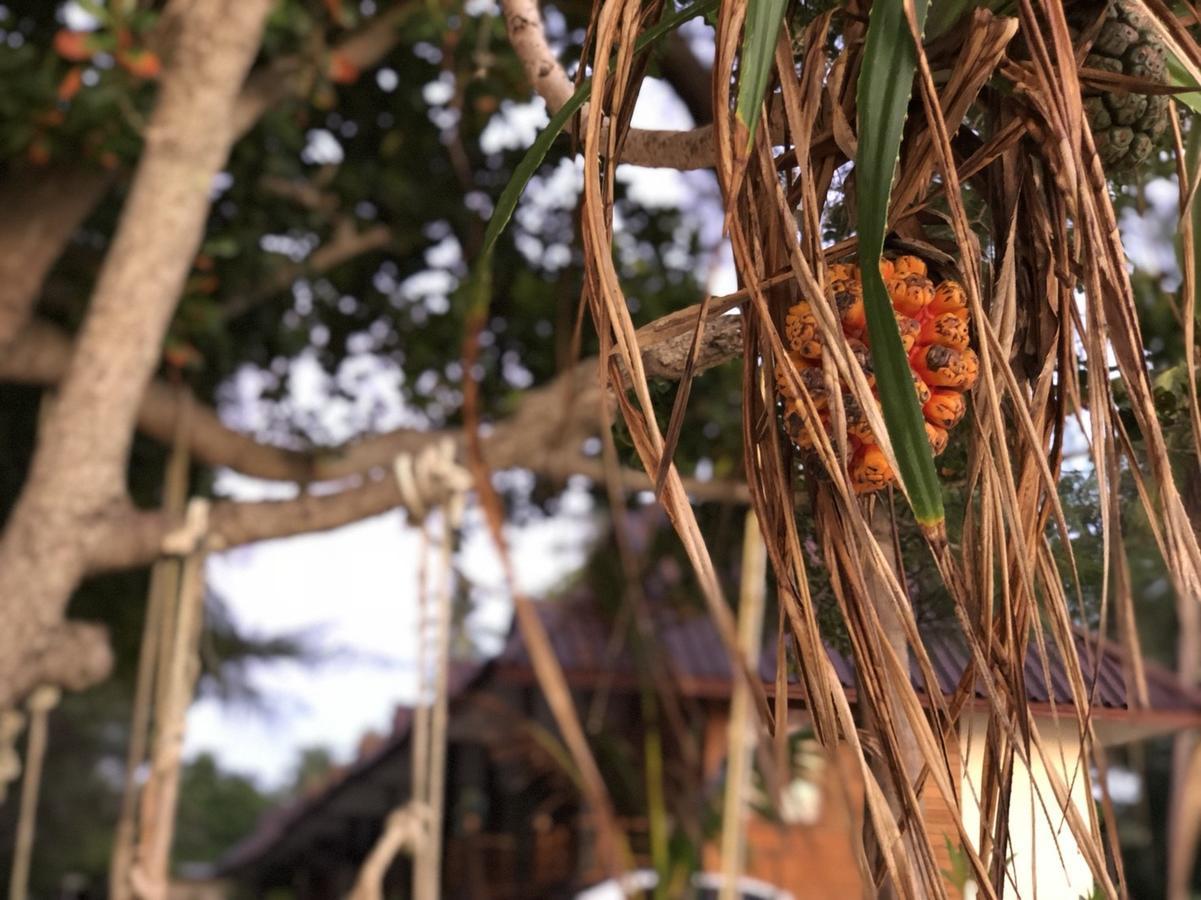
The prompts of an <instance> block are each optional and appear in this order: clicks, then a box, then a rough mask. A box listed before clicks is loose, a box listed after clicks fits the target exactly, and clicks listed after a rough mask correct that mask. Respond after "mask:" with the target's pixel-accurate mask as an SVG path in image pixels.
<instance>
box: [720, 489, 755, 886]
mask: <svg viewBox="0 0 1201 900" xmlns="http://www.w3.org/2000/svg"><path fill="white" fill-rule="evenodd" d="M766 597H767V548H766V547H765V546H764V543H763V535H762V534H760V532H759V520H758V519H756V518H755V512H754V510H753V509H752V510H747V514H746V527H745V529H744V531H743V538H742V586H741V589H740V591H739V594H738V645H739V649H740V650H741V651H742V652H743V653H744V654H746V658H747V660H748V661H749V663H750V667H751V671H752V672H757V671H758V669H759V667H758V659H759V653H760V650H761V648H760V646H759V644H760V640H761V638H762V634H763V607H764V605H765V602H766ZM754 728H755V719H754V716H753V715H752V714H751V697H750V691H749V689H748V688H747V685H746V683H745V681H744V680H743V679H741V678H735V679H734V688H733V695H732V697H731V698H730V721H729V725H728V728H727V732H726V785H725V797H724V801H723V804H722V817H721V874H722V883H721V892H720V894H719V900H734V898H735V897H736V896H737V893H736V891H737V885H738V879H739V878H740V877H741V875H742V869H743V863H744V861H745V857H746V828H745V822H744V821H743V817H744V815H745V812H746V806H747V804H746V796H747V793H748V791H749V789H750V783H751V766H750V762H751V744H750V740H749V738H750V737H751V732H752V731H753V729H754Z"/></svg>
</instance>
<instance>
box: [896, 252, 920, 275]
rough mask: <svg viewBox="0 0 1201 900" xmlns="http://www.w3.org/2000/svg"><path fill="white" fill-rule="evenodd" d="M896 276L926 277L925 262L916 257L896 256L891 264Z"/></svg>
mask: <svg viewBox="0 0 1201 900" xmlns="http://www.w3.org/2000/svg"><path fill="white" fill-rule="evenodd" d="M892 270H893V272H895V273H896V274H897V275H920V276H921V277H923V278H925V277H926V262H925V260H923V259H921V258H919V257H916V256H898V257H897V258H896V259H895V260H894V261H893V264H892Z"/></svg>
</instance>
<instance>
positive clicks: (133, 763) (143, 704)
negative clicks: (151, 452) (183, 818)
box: [109, 391, 191, 900]
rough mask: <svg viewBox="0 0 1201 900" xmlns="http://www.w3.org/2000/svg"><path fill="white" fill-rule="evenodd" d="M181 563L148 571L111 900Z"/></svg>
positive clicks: (116, 891) (173, 494) (124, 858)
mask: <svg viewBox="0 0 1201 900" xmlns="http://www.w3.org/2000/svg"><path fill="white" fill-rule="evenodd" d="M190 397H191V395H190V394H188V393H187V391H181V404H180V413H179V417H178V420H177V421H176V424H175V441H174V443H173V444H172V446H171V458H170V459H169V460H168V462H167V472H166V476H165V478H164V479H163V498H162V499H163V513H164V514H165V515H167V516H169V517H171V518H172V519H178V518H180V517H182V516H183V513H184V509H185V507H186V506H187V502H188V467H189V464H190V462H191V454H190V453H189V452H188V428H189V423H190V419H191V400H190ZM179 578H180V563H179V560H178V559H176V558H175V557H171V556H164V557H161V558H159V559H158V560H157V561H156V562H155V564H154V566H153V567H152V568H151V570H150V585H149V587H148V589H147V591H146V621H145V623H144V624H143V626H142V644H141V647H140V649H139V651H138V674H137V682H136V687H135V688H134V701H133V716H132V721H131V724H130V733H129V748H128V751H127V753H126V758H125V784H124V786H123V790H122V793H121V812H120V814H119V817H118V819H117V829H116V834H115V835H114V838H113V855H112V862H111V864H110V865H109V900H130V898H131V897H132V896H133V885H132V882H131V881H130V872H131V870H132V867H133V859H134V843H135V841H136V840H137V812H138V794H139V786H138V784H137V778H138V770H139V769H140V768H141V766H142V763H143V762H145V760H146V751H147V748H148V746H149V744H150V723H151V719H152V716H153V713H154V710H155V708H156V704H155V694H156V688H161V686H162V684H161V682H162V679H161V678H160V677H158V676H159V675H160V674H162V673H161V666H162V665H163V661H162V660H163V657H164V656H165V654H164V652H163V650H164V648H165V647H166V645H167V641H168V640H169V638H164V635H165V634H170V629H171V627H172V626H171V618H172V616H173V615H174V607H175V605H176V601H177V599H178V596H179Z"/></svg>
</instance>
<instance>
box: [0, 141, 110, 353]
mask: <svg viewBox="0 0 1201 900" xmlns="http://www.w3.org/2000/svg"><path fill="white" fill-rule="evenodd" d="M112 181H113V173H112V172H109V171H106V170H104V169H101V168H100V167H98V166H91V165H87V164H84V165H75V166H71V167H63V166H46V167H38V168H28V167H25V166H18V167H16V168H15V170H14V171H12V172H11V173H10V174H9V175H8V176H6V177H5V178H4V180H3V182H2V183H0V197H3V198H4V201H3V203H0V248H2V249H0V353H2V352H3V351H4V350H6V349H7V346H8V344H10V343H11V342H12V340H13V338H14V337H15V336H16V335H17V333H18V332H19V331H20V330H21V329H22V328H23V327H24V325H25V323H26V322H27V321H29V317H30V313H31V311H32V310H33V307H34V304H35V303H36V302H37V298H38V295H39V294H40V293H41V291H42V283H43V282H44V281H45V279H46V274H47V273H48V272H49V271H50V267H51V266H53V265H54V263H55V261H56V260H57V259H58V257H59V255H60V254H61V253H62V251H63V248H64V247H66V245H67V241H69V240H70V239H71V235H72V234H74V233H75V230H76V229H77V228H78V227H79V226H80V224H82V222H83V220H84V219H86V218H87V216H88V213H90V212H91V211H92V208H93V207H94V206H95V205H96V203H97V202H98V201H99V200H100V198H101V197H102V196H103V195H104V193H105V191H107V189H108V186H109V185H110V184H111V183H112Z"/></svg>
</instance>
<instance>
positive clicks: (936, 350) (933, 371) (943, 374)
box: [909, 344, 980, 391]
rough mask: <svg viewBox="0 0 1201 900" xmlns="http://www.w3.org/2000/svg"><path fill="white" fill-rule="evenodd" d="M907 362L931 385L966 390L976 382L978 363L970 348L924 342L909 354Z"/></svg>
mask: <svg viewBox="0 0 1201 900" xmlns="http://www.w3.org/2000/svg"><path fill="white" fill-rule="evenodd" d="M909 363H910V366H911V367H912V368H913V370H914V371H915V372H917V374H918V375H920V376H921V378H922V380H923V381H925V382H926V384H928V385H930V386H931V387H940V388H956V389H958V390H961V391H966V390H968V389H969V388H971V386H972V385H974V384H975V383H976V375H977V374H978V373H979V368H980V363H979V360H977V359H976V354H975V353H973V352H972V351H971V350H955V349H953V348H951V347H944V346H942V345H941V344H924V345H922V346H920V347H917V348H916V349H915V350H914V351H913V352H912V353H910V354H909Z"/></svg>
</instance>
